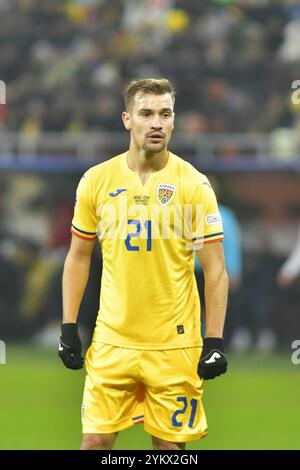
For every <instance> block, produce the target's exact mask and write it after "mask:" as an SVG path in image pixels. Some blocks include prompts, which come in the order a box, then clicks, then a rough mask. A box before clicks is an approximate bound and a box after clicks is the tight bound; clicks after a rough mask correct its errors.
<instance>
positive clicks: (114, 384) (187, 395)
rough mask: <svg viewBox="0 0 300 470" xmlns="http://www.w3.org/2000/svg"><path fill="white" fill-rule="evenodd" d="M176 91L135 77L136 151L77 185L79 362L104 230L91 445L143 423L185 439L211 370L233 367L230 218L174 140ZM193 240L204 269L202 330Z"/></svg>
mask: <svg viewBox="0 0 300 470" xmlns="http://www.w3.org/2000/svg"><path fill="white" fill-rule="evenodd" d="M174 101H175V92H174V89H173V86H172V84H171V83H170V82H169V81H168V80H165V79H145V80H137V81H133V82H131V83H130V84H129V86H128V88H127V90H126V92H125V109H126V111H124V112H123V113H122V119H123V123H124V126H125V128H126V129H127V130H128V131H129V133H130V145H129V150H128V151H126V152H125V153H122V154H121V155H118V156H116V157H114V158H112V159H110V160H108V161H106V162H104V163H101V164H99V165H96V166H94V167H92V168H90V169H89V170H88V171H87V172H86V173H85V174H84V175H83V177H82V179H81V180H80V182H79V185H78V189H77V195H76V205H75V211H74V218H73V221H72V229H71V230H72V234H73V235H72V241H71V246H70V250H69V253H68V255H67V257H66V261H65V266H64V273H63V310H64V312H63V324H62V334H61V338H60V343H59V355H60V357H61V359H62V360H63V362H64V364H65V366H66V367H68V368H70V369H80V368H81V367H82V364H83V359H82V357H81V341H80V337H79V335H78V330H77V323H76V320H77V315H78V310H79V307H80V303H81V300H82V296H83V293H84V290H85V287H86V283H87V280H88V275H89V265H90V256H91V253H92V250H93V247H94V244H95V241H96V239H97V238H98V240H99V242H100V245H101V250H102V256H103V273H102V281H101V293H100V308H99V313H98V317H97V323H96V327H95V331H94V335H93V340H92V343H91V346H90V348H89V349H88V352H87V354H86V359H85V366H86V371H87V376H86V381H85V388H84V396H83V403H82V426H83V439H82V444H81V449H101V450H103V449H112V448H113V446H114V442H115V440H116V437H117V434H118V432H119V431H121V430H123V429H125V428H127V427H129V426H131V425H133V424H136V423H140V422H144V429H145V431H147V432H148V433H150V434H151V435H152V443H153V448H154V449H159V450H179V449H184V448H185V443H186V442H187V441H191V440H197V439H200V438H202V437H204V436H205V435H206V434H207V424H206V417H205V412H204V409H203V405H202V401H201V397H202V394H203V381H204V380H205V379H213V378H214V377H216V376H218V375H220V374H223V373H224V372H226V368H227V360H226V357H225V354H224V349H223V338H222V334H223V326H224V318H225V311H226V302H227V290H228V280H227V273H226V269H225V263H224V256H223V249H222V243H220V242H221V241H222V239H223V229H222V222H221V219H220V215H219V211H218V206H217V201H216V197H215V194H214V192H213V190H212V188H211V186H210V184H209V181H208V180H207V178H206V177H205V176H204V175H203V174H201V173H199V172H198V171H197V170H196V169H195V168H194V167H192V166H191V165H190V164H189V163H187V162H186V161H184V160H182V159H181V158H180V157H178V156H176V155H175V154H173V153H171V152H170V151H169V150H168V143H169V141H170V138H171V134H172V131H173V128H174ZM194 250H197V255H198V257H199V261H200V264H201V266H202V268H203V271H204V275H205V300H206V333H205V337H204V339H203V341H202V339H201V335H200V303H199V296H198V291H197V287H196V281H195V277H194Z"/></svg>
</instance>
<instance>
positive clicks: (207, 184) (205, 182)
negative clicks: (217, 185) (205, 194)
mask: <svg viewBox="0 0 300 470" xmlns="http://www.w3.org/2000/svg"><path fill="white" fill-rule="evenodd" d="M202 184H206V186H208V187H209V188H211V185H210V184H209V183H208V182H207V181H204V182H203V183H202Z"/></svg>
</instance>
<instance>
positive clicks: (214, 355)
mask: <svg viewBox="0 0 300 470" xmlns="http://www.w3.org/2000/svg"><path fill="white" fill-rule="evenodd" d="M220 358H221V354H219V353H218V352H214V353H213V355H212V356H211V358H210V359H208V360H207V361H205V364H211V363H213V362H216V359H220Z"/></svg>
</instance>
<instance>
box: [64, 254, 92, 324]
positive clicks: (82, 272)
mask: <svg viewBox="0 0 300 470" xmlns="http://www.w3.org/2000/svg"><path fill="white" fill-rule="evenodd" d="M89 269H90V258H89V257H79V256H74V255H72V254H71V253H69V254H68V255H67V257H66V261H65V265H64V272H63V281H62V288H63V323H75V322H76V320H77V316H78V312H79V307H80V304H81V301H82V297H83V294H84V291H85V288H86V285H87V281H88V278H89Z"/></svg>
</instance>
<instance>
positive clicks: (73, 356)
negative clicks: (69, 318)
mask: <svg viewBox="0 0 300 470" xmlns="http://www.w3.org/2000/svg"><path fill="white" fill-rule="evenodd" d="M58 355H59V357H60V358H61V360H62V361H63V363H64V365H65V366H66V367H67V368H68V369H74V370H76V369H82V367H83V357H81V341H80V338H79V334H78V326H77V323H63V324H62V325H61V337H60V341H59V344H58Z"/></svg>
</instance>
